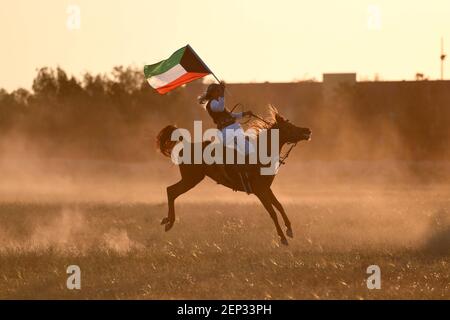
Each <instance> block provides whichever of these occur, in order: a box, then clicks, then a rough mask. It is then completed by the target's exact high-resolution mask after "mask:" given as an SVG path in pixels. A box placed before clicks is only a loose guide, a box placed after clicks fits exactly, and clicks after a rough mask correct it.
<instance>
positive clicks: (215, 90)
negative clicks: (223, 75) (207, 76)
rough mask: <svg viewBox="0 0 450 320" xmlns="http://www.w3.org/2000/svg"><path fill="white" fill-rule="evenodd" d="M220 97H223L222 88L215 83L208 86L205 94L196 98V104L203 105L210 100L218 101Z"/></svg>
mask: <svg viewBox="0 0 450 320" xmlns="http://www.w3.org/2000/svg"><path fill="white" fill-rule="evenodd" d="M222 95H223V89H222V86H221V85H219V84H217V83H212V84H210V85H209V86H208V89H206V92H205V93H204V94H202V95H201V96H200V97H199V98H198V102H199V103H200V104H205V103H207V102H208V101H210V100H213V99H218V98H219V97H220V96H222Z"/></svg>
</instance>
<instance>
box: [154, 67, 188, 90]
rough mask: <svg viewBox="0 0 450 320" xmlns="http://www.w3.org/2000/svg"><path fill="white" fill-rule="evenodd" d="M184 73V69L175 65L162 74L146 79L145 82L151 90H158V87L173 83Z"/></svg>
mask: <svg viewBox="0 0 450 320" xmlns="http://www.w3.org/2000/svg"><path fill="white" fill-rule="evenodd" d="M186 73H187V71H186V69H184V68H183V66H182V65H181V64H177V65H176V66H174V67H172V68H170V69H169V70H167V71H166V72H164V73H161V74H158V75H156V76H153V77H150V78H148V79H147V81H148V83H149V84H150V85H151V86H152V87H153V88H155V89H158V88H160V87H164V86H165V85H166V84H168V83H171V82H173V81H175V80H176V79H178V78H179V77H181V76H182V75H184V74H186Z"/></svg>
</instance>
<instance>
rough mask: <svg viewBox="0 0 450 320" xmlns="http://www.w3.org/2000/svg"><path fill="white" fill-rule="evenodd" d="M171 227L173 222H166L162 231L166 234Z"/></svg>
mask: <svg viewBox="0 0 450 320" xmlns="http://www.w3.org/2000/svg"><path fill="white" fill-rule="evenodd" d="M172 227H173V221H172V222H167V223H166V226H165V228H164V230H166V232H167V231H169V230H170V229H172Z"/></svg>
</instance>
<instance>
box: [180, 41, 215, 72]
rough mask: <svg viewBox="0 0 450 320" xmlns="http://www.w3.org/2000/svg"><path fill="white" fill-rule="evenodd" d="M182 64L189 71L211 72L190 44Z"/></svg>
mask: <svg viewBox="0 0 450 320" xmlns="http://www.w3.org/2000/svg"><path fill="white" fill-rule="evenodd" d="M180 64H181V65H182V66H183V68H184V69H185V70H186V71H187V72H198V73H210V71H209V70H208V68H207V67H206V66H205V65H204V64H203V62H202V61H201V60H200V58H199V57H198V56H197V55H196V54H195V52H194V51H192V49H191V47H190V46H187V47H186V50H185V51H184V54H183V57H182V58H181V61H180Z"/></svg>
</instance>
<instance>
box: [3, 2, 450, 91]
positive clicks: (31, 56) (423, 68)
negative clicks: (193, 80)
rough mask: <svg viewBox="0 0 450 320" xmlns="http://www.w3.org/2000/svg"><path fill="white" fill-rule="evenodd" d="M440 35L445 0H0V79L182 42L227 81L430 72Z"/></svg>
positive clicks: (449, 29) (134, 55)
mask: <svg viewBox="0 0 450 320" xmlns="http://www.w3.org/2000/svg"><path fill="white" fill-rule="evenodd" d="M69 5H77V6H78V7H79V8H80V28H79V29H77V28H76V27H77V23H76V21H77V20H76V18H75V17H76V12H75V11H71V10H70V9H69V11H68V8H69ZM68 25H69V26H71V28H69V27H68ZM441 36H443V37H444V38H445V39H446V40H447V44H446V47H447V52H448V53H449V54H450V0H428V1H425V0H372V1H367V0H340V1H337V0H328V1H326V0H314V1H311V0H307V1H300V0H292V1H288V0H270V1H269V0H226V1H225V0H223V1H216V0H184V1H181V0H179V1H167V0H164V1H163V0H160V1H154V0H95V1H93V0H72V1H66V0H39V1H35V0H28V1H25V0H2V2H1V11H0V39H1V40H0V41H1V43H2V45H1V59H0V87H3V88H6V89H8V90H12V89H15V88H16V87H18V86H22V87H25V88H30V87H31V82H32V79H33V77H34V76H35V74H36V68H38V67H41V66H52V67H55V66H57V65H59V66H61V67H62V68H63V69H65V70H66V71H68V72H69V73H70V74H74V75H76V76H79V75H81V74H82V73H83V72H85V71H92V72H107V71H110V70H111V68H112V67H113V66H115V65H130V64H132V65H135V66H139V67H141V66H143V65H144V64H151V63H155V62H158V61H160V60H161V59H165V58H167V57H168V56H169V55H170V54H171V53H172V52H174V51H175V50H176V49H178V48H180V47H182V46H184V45H185V44H187V43H189V44H191V46H192V47H193V48H194V49H195V50H196V51H197V52H198V54H199V55H200V56H201V57H202V58H203V60H204V61H205V62H206V63H207V64H208V65H209V67H210V68H211V69H212V70H213V71H214V72H215V73H216V74H217V75H218V76H219V77H220V78H223V79H225V80H226V81H228V82H248V81H258V82H259V81H293V80H299V79H303V78H311V77H315V78H316V79H317V80H321V79H322V77H321V75H322V73H323V72H357V73H358V76H359V79H365V78H369V79H373V78H374V75H375V74H376V73H378V74H379V75H380V78H381V79H383V80H401V79H413V78H414V76H415V74H416V73H417V72H421V73H424V74H425V75H426V76H428V77H429V78H430V79H436V78H438V77H439V76H440V62H439V55H440V38H441ZM449 59H450V58H449ZM447 62H448V63H447V65H446V78H450V61H447Z"/></svg>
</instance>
